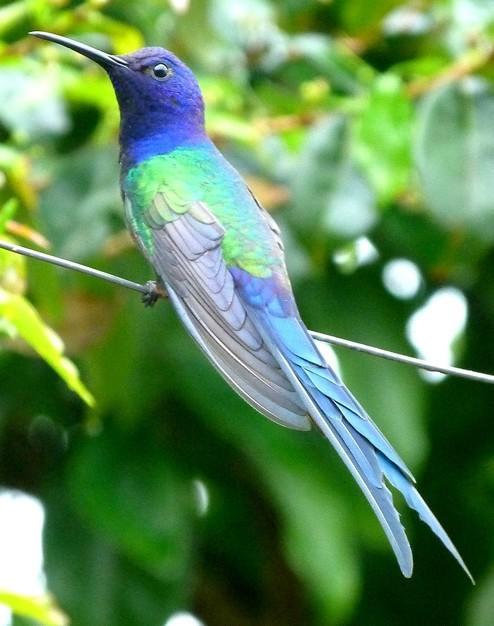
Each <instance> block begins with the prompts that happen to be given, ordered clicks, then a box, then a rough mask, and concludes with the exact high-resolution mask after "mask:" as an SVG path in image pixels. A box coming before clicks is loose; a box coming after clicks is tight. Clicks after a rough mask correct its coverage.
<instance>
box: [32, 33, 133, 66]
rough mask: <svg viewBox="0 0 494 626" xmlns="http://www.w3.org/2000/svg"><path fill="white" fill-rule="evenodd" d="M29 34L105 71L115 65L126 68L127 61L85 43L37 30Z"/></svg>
mask: <svg viewBox="0 0 494 626" xmlns="http://www.w3.org/2000/svg"><path fill="white" fill-rule="evenodd" d="M29 34H30V35H34V36H35V37H39V39H46V40H47V41H53V42H54V43H59V44H60V45H61V46H65V47H66V48H70V49H71V50H74V51H75V52H78V53H79V54H82V55H83V56H85V57H87V58H88V59H91V60H92V61H95V63H98V64H99V65H101V66H102V67H104V68H105V69H106V68H108V67H111V66H115V65H116V66H118V67H128V65H127V61H125V60H124V59H122V58H121V57H118V56H115V55H113V54H107V53H106V52H102V51H101V50H97V49H96V48H92V47H91V46H87V45H86V44H85V43H80V42H79V41H74V40H73V39H68V38H67V37H62V36H61V35H54V34H52V33H44V32H42V31H39V30H33V31H32V32H30V33H29Z"/></svg>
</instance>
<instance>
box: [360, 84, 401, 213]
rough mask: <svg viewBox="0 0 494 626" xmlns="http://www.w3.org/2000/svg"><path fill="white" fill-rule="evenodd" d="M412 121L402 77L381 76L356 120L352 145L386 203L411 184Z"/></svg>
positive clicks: (382, 200)
mask: <svg viewBox="0 0 494 626" xmlns="http://www.w3.org/2000/svg"><path fill="white" fill-rule="evenodd" d="M412 122H413V115H412V105H411V103H410V100H409V98H408V97H407V95H406V92H405V90H404V88H403V84H402V82H401V80H400V79H399V78H398V76H395V75H393V74H383V75H381V76H379V78H377V79H376V80H375V82H374V84H373V86H372V89H371V90H370V92H369V94H368V97H367V99H366V100H365V104H364V108H363V111H362V112H361V114H360V116H359V117H358V119H357V121H356V124H355V132H354V143H353V145H352V148H353V150H354V153H355V157H356V159H357V161H358V162H359V163H360V165H361V166H362V168H363V169H364V170H365V172H366V173H367V175H368V176H369V180H370V181H371V183H372V184H373V186H374V189H375V190H376V193H377V196H378V198H379V200H380V201H381V202H382V203H383V204H385V203H388V202H389V201H390V200H392V199H393V198H394V197H395V196H396V195H398V194H400V193H402V192H403V191H405V190H406V188H407V186H408V184H409V183H410V173H411V164H412V150H411V136H412Z"/></svg>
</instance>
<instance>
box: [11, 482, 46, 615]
mask: <svg viewBox="0 0 494 626" xmlns="http://www.w3.org/2000/svg"><path fill="white" fill-rule="evenodd" d="M44 520H45V514H44V510H43V507H42V505H41V503H40V502H39V500H36V498H33V497H31V496H28V495H26V494H24V493H21V492H20V491H13V490H3V491H0V555H1V557H0V589H2V590H4V591H11V592H14V593H21V594H25V595H41V594H43V593H44V592H45V579H44V574H43V543H42V533H43V524H44ZM10 618H11V615H10V611H9V610H8V609H7V608H6V607H2V606H0V626H8V625H9V624H10Z"/></svg>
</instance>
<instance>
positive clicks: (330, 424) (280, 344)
mask: <svg viewBox="0 0 494 626" xmlns="http://www.w3.org/2000/svg"><path fill="white" fill-rule="evenodd" d="M250 314H251V315H252V317H253V318H255V319H256V322H257V325H258V327H259V329H260V331H261V334H262V335H263V338H264V340H265V342H266V344H267V345H268V346H269V347H270V349H271V351H272V353H273V355H274V356H275V358H276V360H277V361H278V362H279V364H280V366H281V368H282V369H283V371H284V372H285V374H286V376H287V378H288V379H289V380H290V381H291V383H292V385H293V386H294V388H295V389H296V391H297V392H298V393H299V395H300V399H301V400H302V401H303V403H304V404H305V406H306V407H307V411H308V413H309V414H310V416H311V418H312V420H313V421H314V423H315V424H316V425H317V426H318V427H319V429H320V430H321V432H322V433H323V434H324V435H325V436H326V437H327V439H328V440H329V441H330V442H331V443H332V444H333V446H334V448H335V449H336V452H337V453H338V454H339V456H340V457H341V459H342V460H343V462H344V463H345V465H346V466H347V467H348V469H349V470H350V472H351V473H352V475H353V477H354V478H355V480H356V481H357V483H358V484H359V486H360V488H361V489H362V491H363V492H364V494H365V496H366V498H367V500H368V501H369V503H370V505H371V507H372V508H373V510H374V512H375V514H376V515H377V517H378V519H379V521H380V523H381V525H382V527H383V529H384V532H385V533H386V536H387V537H388V540H389V542H390V544H391V546H392V548H393V551H394V553H395V555H396V557H397V559H398V563H399V566H400V569H401V571H402V572H403V574H404V575H405V576H407V577H409V576H411V574H412V570H413V558H412V552H411V548H410V544H409V542H408V539H407V536H406V534H405V530H404V528H403V526H402V525H401V523H400V518H399V514H398V512H397V511H396V509H395V507H394V504H393V498H392V495H391V492H390V491H389V489H388V488H387V485H386V480H387V481H388V482H389V484H390V485H392V486H393V487H394V488H395V489H397V490H398V491H400V492H401V493H402V494H403V496H404V498H405V500H406V502H407V504H408V506H409V507H410V508H412V509H414V510H415V511H416V512H417V513H418V514H419V517H420V519H421V520H423V521H424V522H425V523H426V524H427V525H428V526H429V528H430V529H431V530H432V531H433V532H434V533H435V534H436V536H437V537H438V538H439V539H440V540H441V541H442V543H443V544H444V546H445V547H446V548H447V550H449V552H450V553H451V554H452V555H453V557H454V558H455V559H456V560H457V561H458V563H459V564H460V566H461V567H462V568H463V569H464V571H465V572H466V574H467V575H468V576H469V578H470V579H471V580H472V581H473V578H472V576H471V574H470V572H469V571H468V568H467V567H466V565H465V563H464V561H463V559H462V558H461V556H460V554H459V552H458V550H457V549H456V547H455V546H454V544H453V542H452V541H451V539H450V538H449V537H448V535H447V534H446V532H445V530H444V529H443V527H442V526H441V525H440V523H439V522H438V520H437V519H436V517H435V516H434V514H433V513H432V511H431V510H430V509H429V507H428V506H427V504H426V503H425V501H424V500H423V498H422V497H421V496H420V494H419V492H418V491H417V489H416V488H415V486H414V482H415V481H414V478H413V476H412V474H411V472H410V470H409V469H408V468H407V467H406V465H405V463H404V462H403V461H402V459H401V458H400V457H399V456H398V454H397V452H396V451H395V450H394V449H393V447H392V446H391V444H390V443H389V442H388V441H387V439H386V438H385V437H384V435H383V434H382V433H381V431H380V430H379V429H378V428H377V426H376V425H375V424H374V422H373V421H372V420H371V419H370V417H369V416H368V415H367V413H366V412H365V411H364V409H363V408H362V407H361V406H360V404H359V403H358V402H357V400H356V399H355V398H354V397H353V396H352V395H351V393H350V392H349V391H348V390H347V389H346V387H345V386H344V385H343V383H342V382H341V381H340V380H339V378H338V377H337V375H336V374H335V373H334V372H333V370H332V369H331V368H330V366H329V365H328V364H327V363H326V362H325V361H324V359H323V356H322V355H321V353H320V352H319V351H318V349H317V347H316V345H315V343H314V342H313V340H312V339H311V337H310V335H309V334H308V332H307V330H306V328H305V326H304V325H303V323H302V322H301V320H300V319H299V318H297V317H289V318H286V317H285V318H279V317H276V316H273V315H271V314H270V313H269V312H267V311H266V310H261V309H259V308H255V309H254V308H252V309H251V310H250ZM385 479H386V480H385Z"/></svg>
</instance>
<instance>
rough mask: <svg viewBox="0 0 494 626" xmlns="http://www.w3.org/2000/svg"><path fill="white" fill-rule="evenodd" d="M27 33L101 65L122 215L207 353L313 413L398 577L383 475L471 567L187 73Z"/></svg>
mask: <svg viewBox="0 0 494 626" xmlns="http://www.w3.org/2000/svg"><path fill="white" fill-rule="evenodd" d="M30 34H31V35H34V36H36V37H39V38H41V39H46V40H48V41H51V42H55V43H57V44H61V45H62V46H65V47H66V48H70V49H72V50H74V51H75V52H78V53H80V54H82V55H84V56H85V57H87V58H89V59H91V60H92V61H94V62H96V63H98V64H99V65H100V66H101V67H102V68H103V69H104V70H106V72H107V74H108V76H109V78H110V80H111V82H112V84H113V87H114V90H115V94H116V97H117V101H118V105H119V108H120V137H119V138H120V167H121V175H120V182H121V190H122V198H123V202H124V207H125V217H126V222H127V225H128V227H129V229H130V232H131V234H132V236H133V238H134V240H135V241H136V243H137V246H138V247H139V249H140V250H141V252H142V253H143V254H144V256H145V257H146V258H147V260H148V261H149V263H150V265H151V266H152V268H153V270H154V272H155V274H156V275H157V277H158V282H159V286H160V287H161V289H162V290H165V291H166V295H167V296H168V298H169V300H170V302H171V304H172V305H173V307H174V309H175V311H176V313H177V314H178V316H179V318H180V319H181V321H182V322H183V324H184V326H185V328H186V329H187V331H188V332H189V333H190V335H191V336H192V338H193V339H194V340H195V341H196V343H197V344H198V346H199V348H200V349H201V350H202V352H203V353H204V355H205V356H206V357H207V358H208V359H209V361H210V362H211V363H212V365H213V366H214V367H215V368H216V369H217V370H218V372H219V373H220V374H221V375H222V376H223V378H224V379H225V381H226V382H227V383H228V384H229V385H230V386H231V387H232V388H233V389H234V390H235V391H236V392H237V393H238V394H239V395H240V396H241V397H242V398H243V399H244V400H246V401H247V402H248V403H249V404H250V405H252V406H253V407H254V408H255V409H256V410H257V411H259V412H260V413H262V414H263V415H265V416H266V417H268V418H269V419H271V420H273V421H274V422H277V423H278V424H281V425H283V426H286V427H288V428H292V429H295V430H301V431H304V430H309V429H310V428H311V427H313V426H315V427H316V428H317V429H318V430H319V431H320V432H321V433H322V435H324V436H325V437H326V438H327V440H328V441H329V442H330V443H331V444H332V446H333V447H334V449H335V450H336V452H337V454H338V455H339V456H340V458H341V460H342V461H343V463H344V464H345V465H346V467H347V468H348V470H349V471H350V472H351V474H352V476H353V477H354V479H355V480H356V482H357V484H358V485H359V487H360V488H361V490H362V492H363V493H364V495H365V497H366V498H367V500H368V501H369V504H370V506H371V507H372V509H373V511H374V513H375V515H376V516H377V518H378V520H379V522H380V523H381V525H382V528H383V530H384V532H385V534H386V536H387V538H388V540H389V542H390V545H391V547H392V549H393V551H394V553H395V555H396V558H397V561H398V564H399V567H400V569H401V571H402V573H403V575H404V576H406V577H410V576H411V575H412V570H413V557H412V550H411V547H410V544H409V541H408V539H407V536H406V533H405V529H404V527H403V526H402V524H401V522H400V517H399V514H398V511H397V510H396V508H395V506H394V504H393V498H392V493H391V490H390V489H389V487H392V488H394V489H396V490H397V491H399V492H401V494H402V495H403V496H404V499H405V501H406V503H407V504H408V506H409V507H410V508H411V509H414V510H415V511H416V512H417V513H418V515H419V517H420V518H421V519H422V520H423V521H424V522H425V523H426V524H427V525H428V526H429V527H430V529H431V530H432V531H433V532H434V533H435V534H436V535H437V537H438V538H439V539H440V540H441V541H442V543H443V544H444V546H445V547H446V548H447V550H449V552H450V553H451V554H452V555H453V557H454V558H455V559H456V560H457V561H458V563H459V564H460V566H461V567H462V568H463V569H464V571H465V572H466V574H467V575H468V576H469V577H470V579H472V577H471V574H470V572H469V571H468V569H467V567H466V565H465V563H464V561H463V559H462V557H461V556H460V554H459V552H458V550H457V549H456V547H455V546H454V544H453V542H452V541H451V539H450V538H449V536H448V535H447V533H446V531H445V530H444V529H443V527H442V526H441V524H440V523H439V521H438V520H437V518H436V517H435V515H434V514H433V513H432V511H431V509H430V508H429V506H428V505H427V504H426V502H425V501H424V499H423V498H422V496H421V495H420V494H419V492H418V490H417V488H416V487H415V479H414V478H413V475H412V473H411V471H410V470H409V469H408V467H407V466H406V465H405V463H404V462H403V460H402V459H401V458H400V456H399V455H398V453H397V452H396V451H395V450H394V448H393V447H392V445H391V444H390V443H389V441H388V440H387V439H386V437H385V436H384V435H383V433H382V432H381V431H380V430H379V428H378V427H377V426H376V424H375V423H374V422H373V421H372V419H371V418H370V417H369V415H368V414H367V413H366V411H365V410H364V408H363V407H362V406H361V405H360V403H359V402H358V401H357V400H356V399H355V397H354V396H353V395H352V393H351V392H350V391H349V390H348V389H347V388H346V387H345V385H344V384H343V382H342V381H341V380H340V378H339V377H338V376H337V374H336V373H335V372H334V370H333V369H332V368H331V367H330V365H329V364H328V363H327V361H326V359H325V358H324V356H323V354H322V353H321V351H320V349H319V348H318V346H317V344H316V343H315V342H314V340H313V339H312V338H311V336H310V334H309V332H308V330H307V328H306V326H305V325H304V323H303V321H302V319H301V316H300V314H299V312H298V309H297V304H296V302H295V298H294V294H293V291H292V287H291V284H290V279H289V276H288V273H287V269H286V265H285V258H284V250H283V242H282V239H281V236H280V230H279V228H278V226H277V224H276V223H275V221H274V219H273V218H272V217H271V216H270V215H269V214H268V213H267V211H265V210H264V208H263V207H262V206H261V205H260V204H259V202H258V201H257V200H256V198H255V197H254V195H253V194H252V192H251V190H250V189H249V187H248V186H247V184H246V183H245V181H244V180H243V179H242V177H241V176H240V174H239V173H238V172H237V171H236V170H235V169H234V168H233V167H232V165H230V163H229V162H228V161H227V160H226V159H225V158H224V157H223V155H222V154H221V153H220V152H219V150H218V149H217V148H216V146H215V145H214V143H213V142H212V141H211V139H210V138H209V137H208V135H207V133H206V130H205V122H204V102H203V97H202V94H201V90H200V87H199V85H198V82H197V79H196V77H195V76H194V74H193V72H192V71H191V70H190V69H189V68H188V67H187V66H186V65H185V64H184V63H183V62H182V61H181V60H180V59H178V58H177V57H176V56H175V55H174V54H173V53H171V52H169V51H168V50H165V49H164V48H161V47H148V48H142V49H140V50H137V51H136V52H133V53H132V54H125V55H113V54H108V53H106V52H103V51H100V50H97V49H95V48H93V47H91V46H88V45H86V44H83V43H80V42H78V41H74V40H72V39H68V38H66V37H62V36H60V35H55V34H52V33H46V32H39V31H35V32H32V33H30ZM152 300H153V296H151V295H150V302H152ZM472 582H473V579H472Z"/></svg>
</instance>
